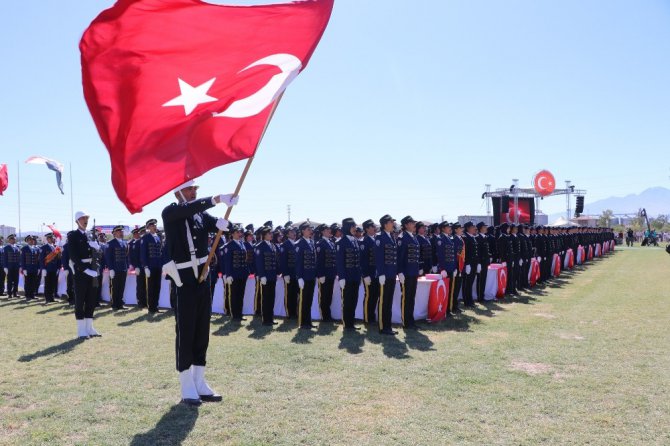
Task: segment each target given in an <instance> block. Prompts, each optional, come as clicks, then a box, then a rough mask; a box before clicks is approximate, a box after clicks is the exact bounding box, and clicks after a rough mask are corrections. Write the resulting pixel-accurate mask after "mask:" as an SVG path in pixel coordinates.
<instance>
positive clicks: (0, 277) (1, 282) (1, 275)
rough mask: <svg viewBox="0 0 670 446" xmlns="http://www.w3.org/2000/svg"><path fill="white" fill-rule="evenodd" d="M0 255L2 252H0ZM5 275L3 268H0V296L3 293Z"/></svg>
mask: <svg viewBox="0 0 670 446" xmlns="http://www.w3.org/2000/svg"><path fill="white" fill-rule="evenodd" d="M0 255H2V254H1V253H0ZM6 276H7V275H6V274H5V268H0V296H2V295H3V294H5V278H6Z"/></svg>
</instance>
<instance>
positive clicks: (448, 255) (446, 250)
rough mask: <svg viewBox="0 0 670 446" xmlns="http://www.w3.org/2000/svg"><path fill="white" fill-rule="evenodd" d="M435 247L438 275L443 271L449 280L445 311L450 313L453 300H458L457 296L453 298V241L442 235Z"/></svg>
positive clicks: (455, 271)
mask: <svg viewBox="0 0 670 446" xmlns="http://www.w3.org/2000/svg"><path fill="white" fill-rule="evenodd" d="M435 246H436V249H437V268H438V270H439V271H440V273H442V271H444V272H445V273H446V274H447V277H449V278H450V280H451V283H450V287H449V304H448V305H447V311H448V312H451V308H452V302H453V301H454V298H458V295H456V296H454V291H455V286H454V285H455V277H456V275H457V270H458V266H457V263H456V247H455V245H454V239H453V238H452V237H451V236H449V235H447V234H445V233H442V234H440V236H439V237H438V238H437V241H436V243H435Z"/></svg>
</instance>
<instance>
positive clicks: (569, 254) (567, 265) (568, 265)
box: [563, 248, 575, 269]
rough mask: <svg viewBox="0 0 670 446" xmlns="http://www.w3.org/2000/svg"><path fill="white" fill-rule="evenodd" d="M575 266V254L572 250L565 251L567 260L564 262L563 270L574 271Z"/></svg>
mask: <svg viewBox="0 0 670 446" xmlns="http://www.w3.org/2000/svg"><path fill="white" fill-rule="evenodd" d="M574 266H575V253H574V251H573V250H572V248H571V249H568V250H567V251H565V260H564V261H563V269H572V268H574Z"/></svg>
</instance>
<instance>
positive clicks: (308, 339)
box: [291, 328, 316, 344]
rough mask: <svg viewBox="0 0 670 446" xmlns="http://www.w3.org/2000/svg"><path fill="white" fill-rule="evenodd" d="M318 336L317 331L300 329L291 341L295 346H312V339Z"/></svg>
mask: <svg viewBox="0 0 670 446" xmlns="http://www.w3.org/2000/svg"><path fill="white" fill-rule="evenodd" d="M315 336H316V330H314V329H312V330H306V329H304V328H299V329H298V331H297V332H296V333H295V336H293V339H291V342H292V343H294V344H311V343H312V338H313V337H315Z"/></svg>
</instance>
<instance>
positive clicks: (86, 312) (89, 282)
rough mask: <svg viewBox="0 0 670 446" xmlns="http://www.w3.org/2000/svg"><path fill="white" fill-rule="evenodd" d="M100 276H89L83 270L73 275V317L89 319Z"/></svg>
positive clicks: (95, 298)
mask: <svg viewBox="0 0 670 446" xmlns="http://www.w3.org/2000/svg"><path fill="white" fill-rule="evenodd" d="M99 280H100V277H99V276H98V277H96V278H94V277H90V276H88V275H86V274H85V273H84V272H80V273H79V272H78V273H77V274H75V275H74V290H75V291H74V317H75V318H77V319H85V318H86V319H90V318H92V317H93V310H94V309H95V304H96V301H97V296H98V289H99V288H100V287H99V286H98V285H99Z"/></svg>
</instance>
